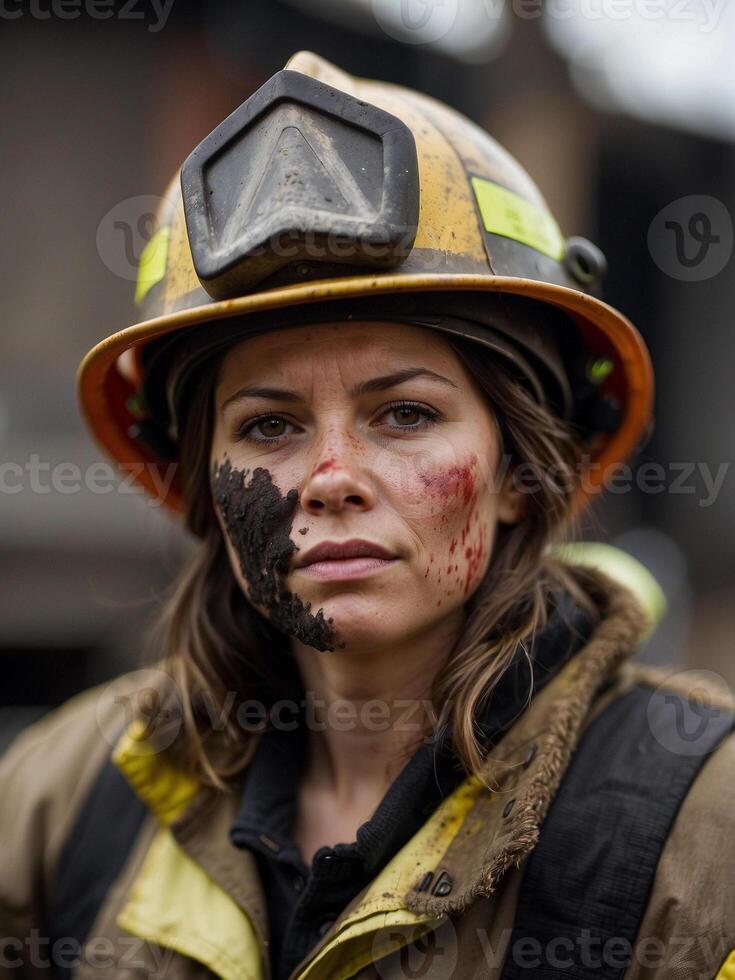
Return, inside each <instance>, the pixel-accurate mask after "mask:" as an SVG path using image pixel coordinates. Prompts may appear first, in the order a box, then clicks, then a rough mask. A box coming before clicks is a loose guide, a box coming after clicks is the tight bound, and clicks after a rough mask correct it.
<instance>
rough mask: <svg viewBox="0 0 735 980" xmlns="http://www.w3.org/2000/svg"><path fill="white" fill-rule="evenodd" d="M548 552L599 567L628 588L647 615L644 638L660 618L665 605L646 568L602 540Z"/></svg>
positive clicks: (578, 542) (569, 560) (660, 589)
mask: <svg viewBox="0 0 735 980" xmlns="http://www.w3.org/2000/svg"><path fill="white" fill-rule="evenodd" d="M551 553H552V555H554V557H556V558H558V559H559V560H560V561H565V562H569V563H570V564H573V565H589V566H591V567H592V568H598V569H599V570H600V571H601V572H604V573H606V574H607V575H609V576H610V578H612V579H615V581H616V582H620V584H621V585H627V587H628V588H629V589H630V590H631V592H633V593H634V594H635V596H636V598H637V599H638V600H639V602H640V603H641V605H642V606H643V608H644V609H645V611H646V613H647V614H648V622H649V626H648V633H647V634H646V635H648V634H650V633H651V631H652V630H653V629H655V627H656V626H657V625H658V623H659V622H660V620H661V619H663V617H664V615H665V613H666V606H667V602H666V595H665V594H664V590H663V589H662V588H661V586H660V585H659V584H658V581H657V580H656V578H655V577H654V576H653V575H652V574H651V572H649V570H648V569H647V568H646V566H645V565H644V564H643V563H642V562H640V561H638V559H637V558H634V557H633V555H629V554H628V552H627V551H623V550H622V548H616V547H614V546H613V545H610V544H605V543H604V542H602V541H575V542H572V543H570V544H562V545H557V546H556V547H554V548H552V549H551Z"/></svg>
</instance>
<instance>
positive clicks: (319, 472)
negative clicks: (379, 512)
mask: <svg viewBox="0 0 735 980" xmlns="http://www.w3.org/2000/svg"><path fill="white" fill-rule="evenodd" d="M375 499H376V495H375V490H374V488H373V485H372V481H371V480H370V479H369V478H368V476H367V475H366V473H365V471H364V469H363V467H362V466H361V465H360V460H359V458H356V454H355V452H354V450H350V449H349V448H348V447H338V446H335V442H334V439H332V440H330V445H329V448H326V447H325V449H324V451H322V452H320V453H319V456H318V459H317V461H316V463H315V465H314V467H313V469H312V470H311V473H310V475H309V477H308V478H307V480H306V483H305V484H304V487H303V490H302V491H301V506H302V507H303V508H304V510H305V511H307V512H308V513H309V514H319V513H322V512H324V511H330V512H332V513H339V512H340V511H342V510H371V509H372V508H373V507H374V506H375Z"/></svg>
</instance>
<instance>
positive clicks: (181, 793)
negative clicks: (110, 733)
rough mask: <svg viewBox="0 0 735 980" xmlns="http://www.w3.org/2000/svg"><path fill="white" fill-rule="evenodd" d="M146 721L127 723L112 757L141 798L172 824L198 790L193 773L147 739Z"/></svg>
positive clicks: (165, 820)
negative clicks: (182, 767)
mask: <svg viewBox="0 0 735 980" xmlns="http://www.w3.org/2000/svg"><path fill="white" fill-rule="evenodd" d="M146 738H147V727H146V725H145V722H143V721H141V720H139V719H138V720H136V721H134V722H132V724H130V725H129V726H128V729H127V731H126V732H125V733H124V734H123V736H122V738H121V739H120V740H119V742H118V743H117V745H116V746H115V750H114V752H113V755H112V758H113V760H114V762H115V764H116V765H117V767H118V768H119V769H120V771H121V772H122V773H123V775H124V776H125V778H126V779H127V781H128V782H129V783H130V785H131V786H132V787H133V789H134V790H135V792H136V793H137V795H138V796H139V797H140V799H141V800H142V801H143V802H144V803H145V804H146V805H147V806H148V807H149V808H150V809H151V810H152V811H153V813H154V814H155V815H156V817H157V818H158V820H159V821H160V822H161V823H163V824H166V825H168V824H171V823H173V822H174V820H176V819H177V817H180V816H181V814H182V813H183V812H184V811H185V810H186V808H187V807H188V806H189V804H190V803H191V801H192V800H193V799H194V797H195V796H196V794H197V792H198V791H199V783H198V782H197V780H196V779H194V777H193V776H188V775H187V774H186V773H184V772H182V771H181V770H180V769H177V768H176V767H175V766H173V765H172V764H171V762H170V761H169V760H168V759H167V757H166V753H165V752H161V751H156V750H154V749H153V748H152V746H151V744H150V742H148V741H146Z"/></svg>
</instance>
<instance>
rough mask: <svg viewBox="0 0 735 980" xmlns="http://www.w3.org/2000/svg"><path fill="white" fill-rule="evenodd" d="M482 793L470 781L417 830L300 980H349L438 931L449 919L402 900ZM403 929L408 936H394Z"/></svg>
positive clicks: (479, 786) (437, 859) (439, 855)
mask: <svg viewBox="0 0 735 980" xmlns="http://www.w3.org/2000/svg"><path fill="white" fill-rule="evenodd" d="M482 791H483V787H482V784H481V782H480V780H479V779H478V778H477V777H476V776H468V777H467V778H466V779H465V780H464V781H463V782H462V783H460V785H459V786H458V787H457V788H456V789H455V790H454V792H453V793H451V794H450V795H449V796H448V797H446V799H444V800H443V801H442V802H441V803H440V804H439V806H438V808H437V809H436V810H435V811H434V813H433V814H432V815H431V817H430V818H429V819H428V820H427V821H426V823H425V824H424V825H423V827H421V829H420V830H419V831H417V833H416V834H414V836H413V837H412V838H411V839H410V840H409V841H408V842H407V843H406V844H405V845H404V846H403V847H402V848H401V850H400V851H398V853H397V854H396V855H394V857H393V858H392V859H391V860H390V861H389V862H388V864H386V866H385V867H384V868H383V870H382V871H381V872H380V873H379V874H378V876H377V877H376V878H375V879H374V880H373V882H372V883H371V884H370V886H369V888H368V890H367V892H366V893H365V895H364V896H363V898H362V899H361V901H360V902H359V904H358V905H357V906H356V907H355V908H354V909H352V911H351V912H349V913H348V914H347V915H346V916H345V918H344V919H343V921H342V922H340V923H339V924H338V926H337V932H336V934H335V936H334V938H333V939H331V940H330V941H329V942H328V943H327V944H326V945H325V946H324V947H323V948H322V949H321V950H319V952H318V953H317V954H316V955H315V956H314V958H313V959H312V960H311V961H310V962H309V963H307V964H306V965H305V967H304V969H303V970H302V971H301V973H299V980H307V978H308V980H327V978H328V980H347V978H348V977H351V976H353V974H354V973H355V972H356V971H357V970H360V969H362V967H363V966H366V965H367V964H369V963H373V962H374V961H375V960H376V959H379V958H380V957H382V956H386V955H387V954H388V953H391V952H393V951H394V950H396V949H400V947H401V946H405V945H407V944H408V943H409V942H413V941H414V940H416V939H418V937H419V935H422V934H423V933H425V932H429V931H431V930H432V929H435V928H436V927H437V926H438V925H440V924H441V923H442V922H444V921H445V919H446V916H443V917H440V918H438V917H436V916H432V915H427V914H419V913H417V912H412V911H411V910H410V909H408V908H406V905H405V901H404V896H405V894H406V892H407V891H409V890H410V889H411V888H413V887H415V886H416V884H417V882H418V881H419V880H420V879H421V878H423V876H424V875H425V874H426V872H427V871H433V872H435V873H436V870H437V865H438V864H439V862H440V861H441V859H442V857H443V856H444V854H445V853H446V851H447V848H448V847H449V845H450V844H451V842H452V841H453V840H454V838H455V836H456V834H457V832H458V831H459V829H460V827H461V826H462V824H463V823H464V820H465V818H466V816H467V814H468V813H469V811H470V809H471V808H472V806H473V805H474V803H475V802H476V800H477V797H478V795H479V793H480V792H482ZM400 928H403V929H404V930H406V931H405V933H400V932H398V933H397V932H395V931H393V932H391V930H396V929H400Z"/></svg>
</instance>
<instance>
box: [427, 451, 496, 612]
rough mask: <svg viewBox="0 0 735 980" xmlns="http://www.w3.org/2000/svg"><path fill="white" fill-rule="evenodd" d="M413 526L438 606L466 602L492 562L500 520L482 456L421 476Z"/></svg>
mask: <svg viewBox="0 0 735 980" xmlns="http://www.w3.org/2000/svg"><path fill="white" fill-rule="evenodd" d="M418 483H419V487H420V489H419V488H417V496H416V501H417V503H416V507H415V509H414V513H413V517H412V520H411V524H412V527H413V529H414V531H415V532H416V534H417V535H418V536H419V537H420V538H421V542H422V544H423V546H424V548H425V550H426V561H425V565H424V569H423V574H424V579H425V580H426V584H427V586H429V587H430V588H431V589H432V591H433V592H434V593H435V594H436V599H435V600H434V604H435V606H437V607H438V606H441V605H442V604H445V603H447V602H448V601H451V600H452V599H455V600H462V601H464V600H466V599H467V598H468V597H469V595H470V594H471V592H472V591H473V590H474V589H475V588H476V586H477V585H478V584H479V582H480V581H481V579H482V578H483V576H484V575H485V572H486V571H487V566H488V564H489V560H490V554H491V550H492V545H493V539H494V531H495V517H494V510H493V504H492V500H493V497H492V496H491V495H490V493H489V492H488V488H487V481H486V480H483V478H482V473H481V469H480V466H479V459H478V456H477V454H476V453H472V452H471V453H468V454H467V456H466V458H465V459H464V460H462V461H460V462H458V463H455V464H452V465H446V466H433V467H430V468H426V469H425V470H422V471H421V472H420V473H419V474H418Z"/></svg>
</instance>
